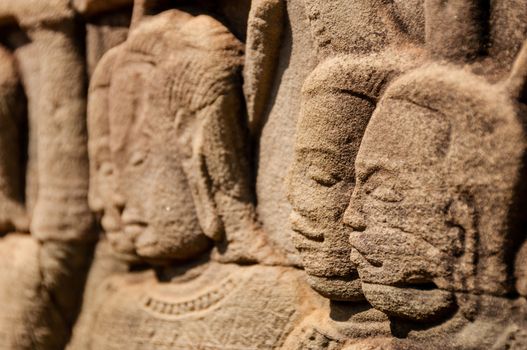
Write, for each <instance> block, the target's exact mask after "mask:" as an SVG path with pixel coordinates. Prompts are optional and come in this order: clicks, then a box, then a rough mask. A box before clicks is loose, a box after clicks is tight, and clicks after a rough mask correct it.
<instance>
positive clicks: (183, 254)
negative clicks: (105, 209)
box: [103, 53, 209, 260]
mask: <svg viewBox="0 0 527 350" xmlns="http://www.w3.org/2000/svg"><path fill="white" fill-rule="evenodd" d="M123 57H124V60H123V62H121V63H120V64H119V62H118V63H117V64H116V66H115V67H116V69H115V70H114V72H113V75H112V81H111V85H110V92H109V93H110V96H112V99H111V100H110V106H109V113H110V118H109V119H110V144H111V151H112V160H113V164H114V166H115V172H116V185H117V189H116V191H115V192H116V195H115V196H114V197H113V207H114V208H117V210H118V211H119V212H120V219H119V222H120V229H119V231H116V232H114V233H109V238H110V240H111V241H112V242H113V243H114V246H115V247H116V248H117V250H119V251H122V252H132V253H136V254H138V255H139V256H141V257H144V258H147V259H153V260H155V259H167V258H170V259H187V258H190V257H193V256H195V255H197V254H199V253H200V252H202V251H204V250H205V249H207V248H208V246H209V240H208V239H207V238H206V236H205V235H204V234H203V233H202V230H201V228H200V225H199V221H198V218H197V215H196V211H195V208H194V202H193V198H192V195H191V193H190V189H189V185H188V182H187V178H186V176H185V174H184V173H183V170H182V166H181V161H180V157H179V156H178V145H177V143H176V140H177V138H176V135H175V128H174V118H173V116H172V117H171V116H170V115H167V111H168V108H166V104H167V103H169V101H170V98H169V96H166V91H167V90H169V89H166V88H165V87H164V86H163V83H164V82H166V79H165V78H164V76H163V73H164V71H163V69H161V68H159V67H154V66H153V65H152V64H151V63H149V62H148V61H145V60H144V59H142V58H141V57H138V56H134V54H133V53H127V55H126V56H123ZM114 211H115V209H114ZM103 224H104V220H103Z"/></svg>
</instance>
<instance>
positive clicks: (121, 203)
mask: <svg viewBox="0 0 527 350" xmlns="http://www.w3.org/2000/svg"><path fill="white" fill-rule="evenodd" d="M111 198H112V204H113V205H114V207H115V208H117V210H118V211H119V214H122V213H123V210H124V207H125V205H126V200H125V199H124V196H123V195H121V194H119V193H113V194H112V197H111Z"/></svg>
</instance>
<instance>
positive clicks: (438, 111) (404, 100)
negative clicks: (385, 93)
mask: <svg viewBox="0 0 527 350" xmlns="http://www.w3.org/2000/svg"><path fill="white" fill-rule="evenodd" d="M388 99H390V100H395V101H400V102H406V103H411V104H413V105H415V106H417V107H420V108H423V109H428V110H429V111H431V112H434V113H438V114H441V115H442V116H445V114H444V113H443V112H442V111H440V110H439V109H437V108H434V107H431V106H427V105H425V104H423V103H420V102H417V101H415V100H413V99H411V98H408V97H398V96H390V97H389V98H388Z"/></svg>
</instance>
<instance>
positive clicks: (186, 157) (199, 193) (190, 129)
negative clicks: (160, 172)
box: [174, 109, 223, 241]
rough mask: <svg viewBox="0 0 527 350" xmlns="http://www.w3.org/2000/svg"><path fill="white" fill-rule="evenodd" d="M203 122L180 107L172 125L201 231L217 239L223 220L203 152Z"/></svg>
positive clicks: (218, 239)
mask: <svg viewBox="0 0 527 350" xmlns="http://www.w3.org/2000/svg"><path fill="white" fill-rule="evenodd" d="M198 113H199V112H198ZM204 123H205V121H204V120H200V118H199V117H196V116H195V115H193V113H189V112H187V111H185V110H184V109H180V110H179V111H178V112H177V115H176V118H175V125H174V127H175V130H176V138H177V143H178V145H179V150H180V152H179V153H180V155H181V156H182V161H181V164H182V167H183V171H184V172H185V176H186V177H187V181H188V184H189V187H190V191H191V193H192V199H193V200H194V206H195V208H196V214H197V216H198V220H199V223H200V225H201V228H202V230H203V233H205V235H207V236H208V237H209V238H211V239H213V240H215V241H220V240H221V239H222V238H223V223H222V221H221V219H220V217H219V215H218V212H217V209H216V203H215V201H214V194H213V192H212V180H211V178H210V174H209V172H208V169H207V164H206V158H205V155H204V153H205V152H204V141H203V137H204V136H203V132H204V129H205V127H204V125H203V124H204Z"/></svg>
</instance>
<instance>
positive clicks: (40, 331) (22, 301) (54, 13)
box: [0, 1, 94, 349]
mask: <svg viewBox="0 0 527 350" xmlns="http://www.w3.org/2000/svg"><path fill="white" fill-rule="evenodd" d="M0 27H1V30H2V32H3V33H4V31H5V33H6V34H5V35H4V34H2V39H3V40H5V41H6V44H8V46H9V45H11V46H12V47H11V48H12V49H13V52H8V51H7V50H5V49H3V48H2V51H1V58H0V65H1V68H0V70H1V72H2V73H1V78H0V79H1V83H0V89H1V91H0V96H2V97H1V103H0V105H1V107H0V110H1V112H0V116H1V117H0V118H1V120H2V133H1V134H0V138H1V143H2V145H3V146H4V147H2V155H1V164H0V167H1V170H0V173H1V178H2V180H1V183H2V185H1V186H0V187H1V190H0V191H1V193H2V197H3V198H2V208H1V210H2V213H1V215H0V216H1V217H2V228H1V229H2V234H3V235H4V236H3V237H1V238H0V250H1V251H2V254H1V256H2V263H1V264H0V266H1V267H0V280H1V281H2V283H1V284H0V307H1V309H2V310H3V311H2V313H0V347H1V348H3V349H34V348H42V349H61V348H63V347H64V345H65V343H66V342H67V340H68V337H69V332H70V328H71V325H72V324H73V322H74V320H75V316H76V312H77V306H78V301H79V299H80V298H79V296H80V294H81V293H82V288H83V282H84V274H85V272H86V270H87V267H88V266H87V265H88V264H89V260H90V256H91V249H92V244H93V243H92V241H93V239H94V237H93V236H92V232H91V228H92V218H91V212H90V210H89V208H88V203H87V198H86V197H87V190H88V172H87V170H88V167H87V152H86V130H85V127H84V117H85V111H84V107H85V98H86V97H85V93H84V90H83V82H84V80H83V74H84V66H83V64H82V57H81V55H80V50H79V47H78V45H77V43H76V42H75V35H76V33H75V31H76V30H75V28H74V25H73V11H71V9H69V6H68V4H67V2H60V1H57V2H55V3H53V4H50V6H42V2H36V1H17V2H11V1H4V2H2V3H1V4H0ZM13 28H15V29H14V30H13ZM22 87H23V90H24V91H23V92H25V96H26V97H27V104H28V106H27V112H28V118H27V119H28V120H27V125H24V124H25V122H24V120H23V119H24V110H25V108H24V107H25V106H24V105H25V103H26V102H25V99H24V94H23V93H22ZM37 125H38V132H36V127H37ZM27 129H29V136H28V137H27V140H28V143H29V144H26V142H25V139H26V137H25V135H24V134H25V132H26V131H27ZM26 150H27V153H28V157H27V163H26V160H25V155H24V154H25V152H26ZM37 154H38V157H36V155H37ZM26 164H27V166H26ZM26 168H27V175H26V177H25V179H24V174H23V173H24V170H25V169H26ZM24 183H25V185H26V189H25V191H24V188H23V185H24ZM24 192H25V194H24ZM26 213H27V214H29V215H26ZM28 229H30V232H31V236H30V235H27V234H24V232H26V233H27V232H28Z"/></svg>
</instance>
